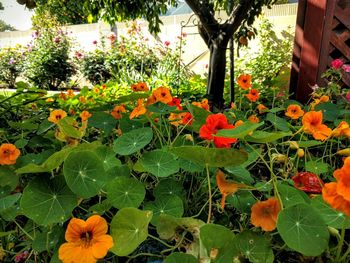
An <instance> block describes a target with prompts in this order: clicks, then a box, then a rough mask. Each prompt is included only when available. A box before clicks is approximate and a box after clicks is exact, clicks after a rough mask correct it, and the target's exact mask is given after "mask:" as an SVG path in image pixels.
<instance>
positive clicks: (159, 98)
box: [152, 87, 173, 104]
mask: <svg viewBox="0 0 350 263" xmlns="http://www.w3.org/2000/svg"><path fill="white" fill-rule="evenodd" d="M152 94H153V95H154V97H155V99H156V102H162V103H164V104H168V103H169V102H171V101H172V100H173V97H172V96H171V93H170V89H168V88H165V87H159V88H157V89H155V90H154V91H153V92H152Z"/></svg>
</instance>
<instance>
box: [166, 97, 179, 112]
mask: <svg viewBox="0 0 350 263" xmlns="http://www.w3.org/2000/svg"><path fill="white" fill-rule="evenodd" d="M168 105H169V106H176V108H177V109H178V110H182V106H181V99H179V98H173V100H172V101H171V102H169V103H168Z"/></svg>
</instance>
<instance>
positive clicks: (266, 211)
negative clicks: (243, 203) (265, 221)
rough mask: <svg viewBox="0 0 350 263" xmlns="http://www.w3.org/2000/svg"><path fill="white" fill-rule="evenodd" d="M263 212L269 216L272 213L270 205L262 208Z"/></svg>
mask: <svg viewBox="0 0 350 263" xmlns="http://www.w3.org/2000/svg"><path fill="white" fill-rule="evenodd" d="M262 213H263V215H264V216H269V215H270V209H269V208H268V207H265V208H264V209H263V210H262Z"/></svg>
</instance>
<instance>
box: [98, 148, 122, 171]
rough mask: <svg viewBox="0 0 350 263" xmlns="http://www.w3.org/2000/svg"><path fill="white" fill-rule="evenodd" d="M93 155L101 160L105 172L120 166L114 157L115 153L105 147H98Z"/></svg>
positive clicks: (119, 162)
mask: <svg viewBox="0 0 350 263" xmlns="http://www.w3.org/2000/svg"><path fill="white" fill-rule="evenodd" d="M95 153H96V154H97V155H98V157H100V159H101V160H102V162H103V167H104V168H105V171H108V170H109V169H111V168H114V167H117V166H121V165H122V163H121V161H120V160H119V159H118V158H116V157H115V152H114V151H113V150H112V149H110V148H108V147H107V146H105V145H102V146H100V147H98V148H97V149H96V151H95Z"/></svg>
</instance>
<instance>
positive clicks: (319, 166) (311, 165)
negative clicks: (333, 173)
mask: <svg viewBox="0 0 350 263" xmlns="http://www.w3.org/2000/svg"><path fill="white" fill-rule="evenodd" d="M305 170H306V171H307V172H312V173H315V174H318V175H319V174H322V173H327V172H328V164H326V163H323V162H321V161H317V162H316V161H310V162H306V163H305Z"/></svg>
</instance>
